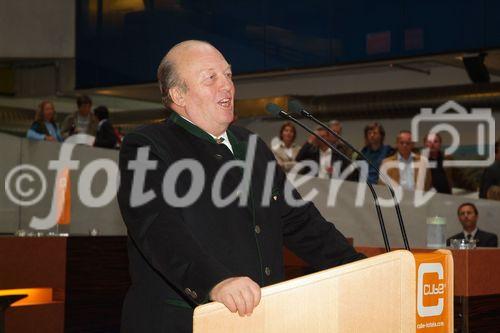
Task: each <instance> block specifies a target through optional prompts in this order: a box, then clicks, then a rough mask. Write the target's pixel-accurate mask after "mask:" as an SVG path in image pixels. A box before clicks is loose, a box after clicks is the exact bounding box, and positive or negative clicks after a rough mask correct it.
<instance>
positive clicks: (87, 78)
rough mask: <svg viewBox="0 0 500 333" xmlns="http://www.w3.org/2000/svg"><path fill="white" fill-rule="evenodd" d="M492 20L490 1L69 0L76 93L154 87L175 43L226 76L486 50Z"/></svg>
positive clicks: (498, 9) (493, 42)
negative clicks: (207, 53) (217, 55)
mask: <svg viewBox="0 0 500 333" xmlns="http://www.w3.org/2000/svg"><path fill="white" fill-rule="evenodd" d="M120 2H121V4H120ZM498 13H500V1H494V0H482V1H481V0H406V1H401V0H399V1H396V0H378V1H377V0H351V1H348V0H344V1H338V0H330V1H327V0H296V1H290V0H287V1H285V0H255V1H248V0H247V1H245V0H225V1H223V0H206V1H202V0H198V1H197V0H126V1H125V0H78V1H77V27H76V31H77V35H76V64H77V65H76V70H77V78H76V79H77V87H78V88H84V87H97V86H107V85H121V84H135V83H143V82H151V81H154V80H155V76H156V68H157V66H158V64H159V62H160V60H161V58H162V57H163V55H164V54H165V53H166V51H167V50H168V49H169V48H170V47H171V46H173V45H174V44H176V43H177V42H179V41H182V40H185V39H202V40H207V41H209V42H211V43H213V44H214V45H215V46H216V47H217V48H218V49H220V50H221V51H222V53H223V54H224V55H225V56H226V58H227V59H228V61H229V62H230V63H231V64H232V67H233V70H234V72H235V73H236V74H238V73H250V72H263V71H269V70H283V69H289V68H307V67H319V66H328V65H334V64H345V63H356V62H366V61H372V60H378V59H393V58H401V57H407V56H416V55H427V54H438V53H447V52H455V51H466V50H468V51H474V50H481V49H488V48H494V47H499V46H500V25H499V24H498V21H499V20H498V18H497V16H498Z"/></svg>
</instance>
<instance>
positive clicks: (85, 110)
mask: <svg viewBox="0 0 500 333" xmlns="http://www.w3.org/2000/svg"><path fill="white" fill-rule="evenodd" d="M91 110H92V104H90V103H83V104H82V105H80V107H79V108H78V112H80V114H81V115H82V116H86V115H88V114H89V113H90V111H91Z"/></svg>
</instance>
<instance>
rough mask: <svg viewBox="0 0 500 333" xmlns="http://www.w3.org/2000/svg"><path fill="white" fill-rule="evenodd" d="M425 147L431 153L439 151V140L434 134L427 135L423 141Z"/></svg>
mask: <svg viewBox="0 0 500 333" xmlns="http://www.w3.org/2000/svg"><path fill="white" fill-rule="evenodd" d="M425 147H426V148H429V150H430V151H431V152H438V151H440V150H441V140H440V139H439V137H438V136H437V135H436V134H429V135H428V136H427V138H426V139H425Z"/></svg>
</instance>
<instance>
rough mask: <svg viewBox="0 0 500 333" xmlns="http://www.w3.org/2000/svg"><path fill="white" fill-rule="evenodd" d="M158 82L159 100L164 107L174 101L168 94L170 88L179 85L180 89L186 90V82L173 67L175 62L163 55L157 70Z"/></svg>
mask: <svg viewBox="0 0 500 333" xmlns="http://www.w3.org/2000/svg"><path fill="white" fill-rule="evenodd" d="M157 77H158V84H159V86H160V92H161V102H162V103H163V105H164V106H165V107H169V106H170V104H171V103H173V102H174V101H173V100H172V97H171V96H170V88H173V87H179V88H180V89H181V90H183V91H186V90H187V86H186V83H185V82H184V81H183V80H182V79H181V78H180V76H179V73H177V70H176V68H175V64H174V63H173V62H172V61H170V60H169V59H168V58H167V56H165V57H164V58H163V59H162V61H161V62H160V65H159V66H158V71H157Z"/></svg>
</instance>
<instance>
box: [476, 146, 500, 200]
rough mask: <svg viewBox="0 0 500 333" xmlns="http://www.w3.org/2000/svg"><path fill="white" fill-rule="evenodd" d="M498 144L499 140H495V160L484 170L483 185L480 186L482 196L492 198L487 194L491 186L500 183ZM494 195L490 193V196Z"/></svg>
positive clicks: (480, 195)
mask: <svg viewBox="0 0 500 333" xmlns="http://www.w3.org/2000/svg"><path fill="white" fill-rule="evenodd" d="M498 144H499V141H497V142H495V161H494V162H493V164H491V165H490V166H489V167H487V168H486V169H485V170H484V172H483V175H482V176H481V185H480V186H479V197H480V198H486V199H490V198H488V195H487V194H488V191H489V189H490V187H492V186H499V185H500V152H499V147H498ZM491 192H493V191H491ZM492 196H493V195H490V197H492Z"/></svg>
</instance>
